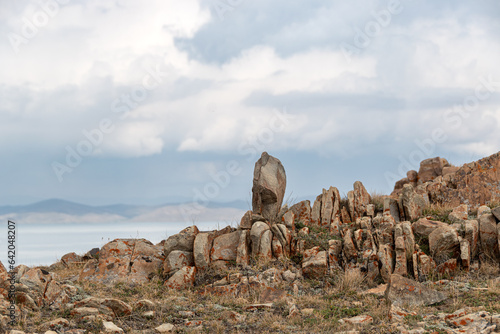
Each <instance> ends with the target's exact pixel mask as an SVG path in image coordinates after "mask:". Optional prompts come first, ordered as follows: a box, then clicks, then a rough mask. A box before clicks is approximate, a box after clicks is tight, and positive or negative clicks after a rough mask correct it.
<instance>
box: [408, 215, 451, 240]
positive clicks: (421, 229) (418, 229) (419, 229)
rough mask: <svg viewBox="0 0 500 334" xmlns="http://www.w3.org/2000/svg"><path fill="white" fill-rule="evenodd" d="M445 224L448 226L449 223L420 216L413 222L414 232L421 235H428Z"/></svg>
mask: <svg viewBox="0 0 500 334" xmlns="http://www.w3.org/2000/svg"><path fill="white" fill-rule="evenodd" d="M443 226H448V224H446V223H443V222H440V221H434V220H428V219H426V218H420V219H419V220H417V221H416V222H414V223H413V224H412V226H411V227H412V230H413V233H415V234H416V235H418V236H420V237H428V236H429V235H430V234H431V233H432V232H433V231H434V230H436V229H438V228H439V227H443Z"/></svg>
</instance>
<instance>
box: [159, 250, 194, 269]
mask: <svg viewBox="0 0 500 334" xmlns="http://www.w3.org/2000/svg"><path fill="white" fill-rule="evenodd" d="M192 265H194V258H193V253H192V252H185V251H178V250H175V251H171V252H170V254H168V256H167V258H166V259H165V262H164V264H163V273H164V274H166V275H168V274H170V273H173V272H175V271H177V270H179V269H181V268H182V267H186V266H192Z"/></svg>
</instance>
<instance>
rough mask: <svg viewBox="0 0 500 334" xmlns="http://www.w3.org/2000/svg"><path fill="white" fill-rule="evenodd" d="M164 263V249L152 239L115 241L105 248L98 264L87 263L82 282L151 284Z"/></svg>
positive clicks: (83, 270)
mask: <svg viewBox="0 0 500 334" xmlns="http://www.w3.org/2000/svg"><path fill="white" fill-rule="evenodd" d="M163 261H164V257H163V252H162V247H161V246H155V245H153V244H152V243H151V242H149V241H148V240H145V239H115V240H113V241H111V242H109V243H107V244H106V245H104V246H103V247H102V249H101V251H100V255H99V261H98V263H97V265H96V262H94V261H93V260H91V261H89V262H87V264H86V265H85V267H84V268H83V269H82V271H81V273H80V279H86V280H94V281H99V282H103V283H112V282H118V281H126V282H148V281H149V279H150V276H151V275H155V274H157V273H158V271H159V270H160V268H161V267H162V265H163Z"/></svg>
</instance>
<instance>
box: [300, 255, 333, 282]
mask: <svg viewBox="0 0 500 334" xmlns="http://www.w3.org/2000/svg"><path fill="white" fill-rule="evenodd" d="M304 258H305V257H304ZM302 273H303V275H304V276H305V277H309V278H320V277H324V276H326V275H327V273H328V262H327V254H326V251H320V252H317V253H316V254H315V255H313V256H310V257H308V258H307V259H306V260H305V261H303V262H302Z"/></svg>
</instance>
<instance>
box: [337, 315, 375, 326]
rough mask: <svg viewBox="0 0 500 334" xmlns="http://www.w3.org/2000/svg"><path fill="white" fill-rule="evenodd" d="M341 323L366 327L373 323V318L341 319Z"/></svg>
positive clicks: (358, 316)
mask: <svg viewBox="0 0 500 334" xmlns="http://www.w3.org/2000/svg"><path fill="white" fill-rule="evenodd" d="M341 322H344V323H347V324H351V325H367V324H371V323H372V322H373V318H372V317H371V316H369V315H357V316H355V317H352V318H343V319H341Z"/></svg>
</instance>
